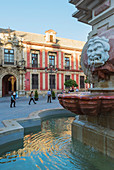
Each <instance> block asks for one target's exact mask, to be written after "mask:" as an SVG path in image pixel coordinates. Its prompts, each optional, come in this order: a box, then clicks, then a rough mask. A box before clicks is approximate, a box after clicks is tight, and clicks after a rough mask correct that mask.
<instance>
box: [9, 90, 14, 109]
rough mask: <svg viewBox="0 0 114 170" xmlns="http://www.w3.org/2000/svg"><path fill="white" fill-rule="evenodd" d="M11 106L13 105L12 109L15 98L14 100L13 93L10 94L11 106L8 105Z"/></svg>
mask: <svg viewBox="0 0 114 170" xmlns="http://www.w3.org/2000/svg"><path fill="white" fill-rule="evenodd" d="M12 104H14V107H15V98H14V95H13V93H12V94H11V104H10V107H12Z"/></svg>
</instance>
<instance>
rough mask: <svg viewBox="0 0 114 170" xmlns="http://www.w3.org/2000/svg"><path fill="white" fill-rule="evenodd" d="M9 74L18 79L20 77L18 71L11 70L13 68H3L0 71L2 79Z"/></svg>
mask: <svg viewBox="0 0 114 170" xmlns="http://www.w3.org/2000/svg"><path fill="white" fill-rule="evenodd" d="M7 74H11V75H14V76H15V77H16V78H17V77H18V76H19V72H18V71H17V70H16V69H14V68H11V67H7V68H2V69H1V70H0V75H1V77H2V78H3V77H4V76H5V75H7Z"/></svg>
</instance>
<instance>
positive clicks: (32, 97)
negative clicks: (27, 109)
mask: <svg viewBox="0 0 114 170" xmlns="http://www.w3.org/2000/svg"><path fill="white" fill-rule="evenodd" d="M31 100H33V102H34V104H36V102H35V100H34V95H33V91H31V93H30V100H29V105H30V102H31Z"/></svg>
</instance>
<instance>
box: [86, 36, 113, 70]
mask: <svg viewBox="0 0 114 170" xmlns="http://www.w3.org/2000/svg"><path fill="white" fill-rule="evenodd" d="M108 42H109V40H108V39H106V38H105V37H98V36H97V37H94V38H92V39H90V40H89V41H88V49H87V56H88V65H89V66H90V67H100V66H102V65H104V64H105V62H106V61H107V60H108V58H109V54H108V51H109V50H110V45H109V43H108Z"/></svg>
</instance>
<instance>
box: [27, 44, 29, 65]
mask: <svg viewBox="0 0 114 170" xmlns="http://www.w3.org/2000/svg"><path fill="white" fill-rule="evenodd" d="M27 67H30V48H29V47H27Z"/></svg>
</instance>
